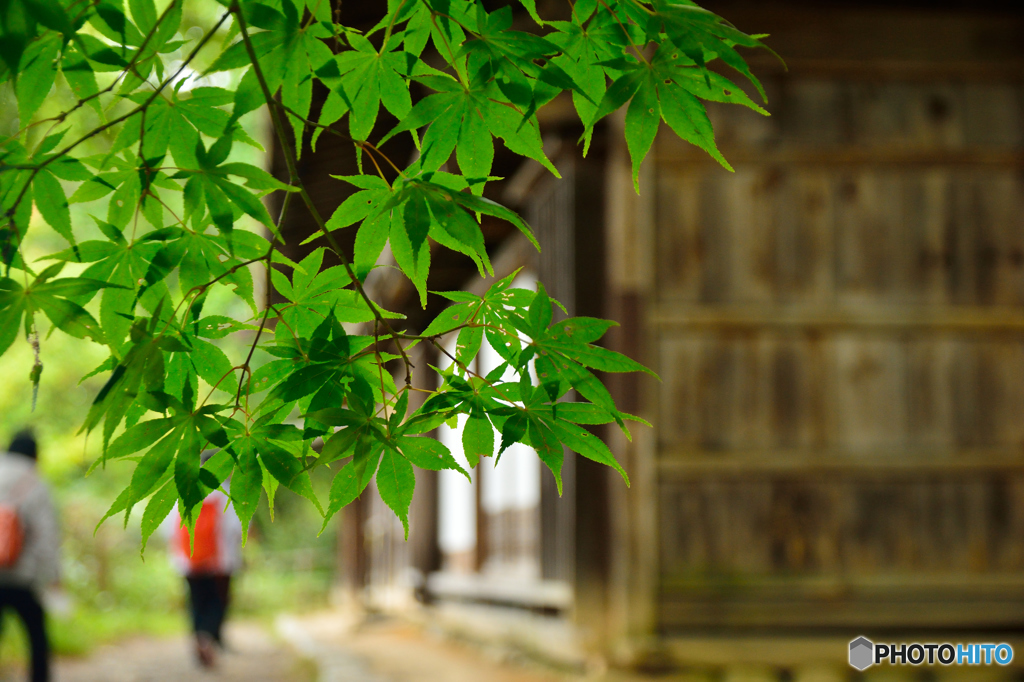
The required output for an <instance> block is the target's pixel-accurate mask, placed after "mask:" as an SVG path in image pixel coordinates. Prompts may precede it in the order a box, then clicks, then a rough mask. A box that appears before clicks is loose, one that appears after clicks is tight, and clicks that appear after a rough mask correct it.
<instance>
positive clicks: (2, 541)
mask: <svg viewBox="0 0 1024 682" xmlns="http://www.w3.org/2000/svg"><path fill="white" fill-rule="evenodd" d="M31 483H32V477H31V476H30V475H29V474H27V473H26V474H24V475H23V476H22V477H21V480H19V481H18V483H17V485H15V486H14V493H13V495H12V497H13V498H14V499H12V500H6V501H4V502H0V569H4V568H14V565H15V564H17V563H18V559H19V558H20V557H21V549H22V546H23V545H24V544H25V528H24V526H23V525H22V523H21V517H20V516H19V515H18V505H19V504H21V502H22V500H23V499H24V498H25V496H26V495H27V494H28V493H29V492H30V491H31V490H32V486H31V485H30V484H31Z"/></svg>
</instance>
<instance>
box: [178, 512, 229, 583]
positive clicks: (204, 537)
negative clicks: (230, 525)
mask: <svg viewBox="0 0 1024 682" xmlns="http://www.w3.org/2000/svg"><path fill="white" fill-rule="evenodd" d="M217 507H218V504H217V503H216V502H214V501H205V502H203V508H202V510H201V511H200V512H199V518H198V519H197V520H196V537H195V542H192V538H191V537H190V536H189V533H188V528H186V527H185V526H184V525H182V526H181V527H179V528H178V546H179V547H180V548H181V553H182V554H184V555H185V557H187V558H188V561H189V572H190V573H216V572H217V571H219V570H220V547H219V545H220V543H219V541H218V537H219V535H220V517H221V514H220V509H218V508H217Z"/></svg>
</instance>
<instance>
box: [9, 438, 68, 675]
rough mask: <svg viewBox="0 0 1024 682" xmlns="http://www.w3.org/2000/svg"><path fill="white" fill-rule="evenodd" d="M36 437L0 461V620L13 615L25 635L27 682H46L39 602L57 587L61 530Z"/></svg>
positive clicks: (16, 444) (18, 442)
mask: <svg viewBox="0 0 1024 682" xmlns="http://www.w3.org/2000/svg"><path fill="white" fill-rule="evenodd" d="M37 456H38V451H37V445H36V440H35V437H34V436H33V435H32V433H31V432H29V431H22V432H21V433H19V434H18V435H16V436H15V437H14V439H13V440H12V441H11V444H10V446H9V447H8V448H7V452H6V453H4V454H2V455H0V616H2V613H3V611H6V610H7V609H13V610H14V611H15V612H16V613H17V614H18V616H19V617H20V618H21V620H22V622H23V623H24V624H25V629H26V630H27V631H28V638H29V645H30V648H31V653H32V667H31V670H30V674H29V679H30V680H32V682H46V681H47V680H49V679H50V643H49V640H48V639H47V636H46V623H45V616H44V612H43V605H42V601H41V599H40V597H41V596H42V591H43V590H44V589H46V588H48V587H51V586H54V585H57V584H58V583H59V581H60V529H59V527H58V524H57V512H56V509H55V508H54V506H53V500H52V499H51V497H50V491H49V489H48V488H47V486H46V484H45V483H43V481H42V479H41V478H40V477H39V473H38V471H37V469H36V460H37Z"/></svg>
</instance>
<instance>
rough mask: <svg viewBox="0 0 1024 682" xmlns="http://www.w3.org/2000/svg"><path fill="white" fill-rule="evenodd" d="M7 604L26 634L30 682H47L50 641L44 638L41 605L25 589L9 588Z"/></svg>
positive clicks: (44, 620)
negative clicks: (29, 653)
mask: <svg viewBox="0 0 1024 682" xmlns="http://www.w3.org/2000/svg"><path fill="white" fill-rule="evenodd" d="M9 591H10V595H9V597H8V598H9V599H10V601H9V602H8V603H9V604H10V606H11V607H12V608H13V609H14V610H15V611H16V612H17V613H18V616H19V617H20V618H21V621H22V622H23V623H24V624H25V630H26V632H28V641H29V647H30V649H31V652H32V670H31V674H30V675H29V680H31V682H49V680H50V640H49V639H48V638H47V636H46V616H45V614H44V613H43V605H42V604H41V603H39V598H38V597H36V595H35V593H33V592H32V591H31V590H29V589H27V588H9Z"/></svg>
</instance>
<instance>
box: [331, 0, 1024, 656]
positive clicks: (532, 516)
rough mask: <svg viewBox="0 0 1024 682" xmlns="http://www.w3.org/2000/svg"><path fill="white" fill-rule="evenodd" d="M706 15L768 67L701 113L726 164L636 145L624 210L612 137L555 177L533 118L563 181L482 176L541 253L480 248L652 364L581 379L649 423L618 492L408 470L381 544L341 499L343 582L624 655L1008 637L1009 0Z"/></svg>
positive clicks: (1012, 438) (1018, 477) (670, 142)
mask: <svg viewBox="0 0 1024 682" xmlns="http://www.w3.org/2000/svg"><path fill="white" fill-rule="evenodd" d="M707 6H708V7H709V8H711V9H713V10H715V11H717V12H719V13H720V14H722V15H723V16H725V17H727V18H729V19H730V20H731V21H732V22H733V23H735V24H736V25H737V26H738V27H740V28H741V29H743V30H746V31H752V32H765V33H770V34H771V38H769V39H768V41H767V42H768V43H769V44H770V45H771V46H772V47H773V48H774V49H775V50H776V51H777V52H778V53H779V54H781V55H782V56H783V57H784V58H785V60H786V63H787V65H788V70H783V69H782V68H781V67H780V65H779V64H778V63H777V62H774V61H773V60H772V59H770V58H767V57H765V56H761V55H754V56H753V58H754V60H755V62H756V65H757V72H758V73H759V74H760V75H761V77H762V78H763V79H764V82H765V84H766V87H767V89H768V93H769V103H768V109H769V110H770V111H771V112H772V116H771V117H770V118H763V117H761V116H759V115H757V114H756V113H753V112H751V111H749V110H745V109H741V108H739V107H719V106H714V107H712V108H711V115H712V119H713V121H714V124H715V130H716V134H717V139H718V141H719V144H720V147H721V149H722V151H723V153H724V155H725V156H726V158H728V159H729V160H730V162H731V163H732V164H733V166H734V167H735V169H736V172H735V173H732V174H730V173H728V172H726V171H724V170H723V169H721V168H720V167H719V166H717V165H716V164H715V163H714V162H713V161H711V160H710V159H708V158H707V157H706V155H704V154H703V153H702V152H700V151H699V150H697V149H695V148H692V147H688V146H687V145H685V144H684V143H682V142H680V141H679V140H678V139H675V138H674V137H672V136H671V135H665V134H663V135H661V136H660V137H659V138H658V140H657V143H656V146H655V150H654V151H653V153H652V156H651V159H650V160H649V161H648V163H647V164H646V165H645V167H644V170H643V173H642V177H641V194H640V196H636V195H635V194H634V193H633V190H632V186H631V183H630V180H629V160H628V156H627V154H626V151H625V149H624V143H623V142H622V135H621V131H619V130H616V129H614V126H610V127H609V128H608V129H607V130H605V131H604V132H603V133H602V135H601V139H600V140H599V141H598V142H597V143H596V144H595V149H594V151H593V153H592V154H591V155H590V156H589V157H588V158H587V159H585V160H584V159H581V158H579V157H578V155H577V152H576V151H575V149H576V147H575V140H576V137H577V136H578V130H577V129H576V128H575V127H574V124H573V123H572V122H571V116H569V115H568V114H569V113H570V112H569V111H568V110H559V108H558V106H557V102H556V103H555V105H553V106H551V107H549V109H548V110H546V117H545V120H544V124H545V127H546V135H547V136H548V137H549V138H550V144H551V148H552V154H553V156H554V158H556V159H557V163H558V165H559V166H560V168H562V170H563V175H564V176H565V179H564V180H562V181H561V182H558V181H555V180H553V179H551V178H549V177H546V176H544V174H542V173H539V172H536V169H534V168H532V167H531V166H530V165H529V164H528V165H526V166H524V167H522V168H520V169H518V170H516V171H515V172H514V173H510V174H509V175H510V177H511V178H512V179H511V180H510V181H508V182H507V183H506V186H505V188H504V191H505V193H506V194H505V199H506V200H510V201H518V202H519V205H520V208H521V210H522V211H523V212H524V214H525V215H526V216H527V218H528V219H529V220H531V222H532V224H533V225H534V227H535V229H537V231H538V233H539V234H540V236H541V239H542V243H543V244H544V247H545V248H544V251H543V252H542V254H541V255H540V257H536V256H535V255H531V254H530V252H529V250H528V249H524V248H523V245H522V244H521V243H519V242H517V241H516V238H515V237H514V236H512V235H508V236H507V237H506V236H505V235H506V233H503V232H500V230H498V228H495V231H494V232H493V233H489V239H490V240H491V243H493V245H494V251H495V263H496V265H499V266H500V268H504V270H505V271H511V270H512V269H514V268H515V267H520V266H526V267H527V268H528V270H530V271H532V272H533V273H534V274H535V275H536V276H538V277H540V278H541V279H542V280H543V281H545V283H547V284H549V290H550V291H552V293H553V295H554V296H556V297H558V298H560V299H561V300H563V301H564V302H565V303H566V304H567V305H568V306H569V307H570V309H571V311H572V312H574V313H575V314H587V315H599V316H605V317H611V318H613V319H616V320H618V321H619V322H620V323H621V325H622V326H621V327H620V328H618V329H617V330H615V331H614V333H613V334H611V335H610V336H609V344H610V345H611V346H612V347H614V348H616V349H617V350H620V351H622V352H625V353H627V354H629V355H631V356H632V357H635V358H638V359H640V360H641V361H643V362H645V363H646V364H647V365H648V366H651V367H652V368H654V370H655V371H656V372H658V373H659V375H660V376H661V379H662V381H661V382H660V383H658V382H656V381H654V380H652V379H650V378H648V377H642V376H639V377H633V376H629V377H621V376H614V377H607V380H608V385H609V386H610V387H611V389H612V390H613V391H614V393H615V394H616V397H617V399H618V400H619V401H620V404H621V406H622V408H623V409H625V410H627V411H629V412H633V413H638V414H640V415H643V416H644V417H646V418H647V419H649V420H650V421H651V422H652V423H653V424H654V428H653V429H645V428H636V429H634V434H635V438H634V440H633V442H632V443H630V442H627V441H626V440H625V439H624V438H622V437H621V436H620V435H618V434H617V432H613V431H610V430H609V431H607V432H604V433H602V435H603V436H605V437H607V438H608V439H609V441H610V442H611V443H612V445H613V449H614V450H615V452H616V453H617V455H618V456H619V458H620V459H621V461H622V462H623V463H624V465H625V466H626V468H627V470H628V471H629V473H630V475H631V477H632V479H633V487H632V488H631V489H626V488H625V487H624V486H623V485H622V483H621V481H620V480H618V479H617V478H616V477H615V476H614V474H611V473H609V472H607V471H604V470H603V469H601V468H600V467H597V466H596V465H593V464H592V463H591V462H589V461H585V460H579V459H577V460H576V461H575V462H573V461H572V460H571V459H569V460H567V471H566V493H565V495H564V496H563V497H562V498H561V499H559V498H558V497H557V495H555V493H554V490H553V485H551V484H550V483H551V482H550V480H549V479H550V476H549V475H547V474H546V472H544V473H543V475H542V473H541V472H540V469H539V468H535V469H534V470H532V471H534V473H533V474H530V472H529V471H528V470H526V469H523V470H522V471H519V474H517V475H519V476H520V478H522V476H530V475H533V476H536V477H537V478H536V481H535V482H534V483H531V484H523V485H526V488H529V486H530V485H533V486H534V488H535V489H531V490H532V492H531V491H530V490H527V491H526V492H523V490H525V488H523V487H522V485H520V484H516V483H513V484H510V483H508V480H507V477H506V478H502V477H501V476H502V475H501V471H502V468H501V467H502V466H504V461H503V464H502V465H500V466H499V467H498V468H497V469H493V470H490V471H484V472H482V473H481V474H480V476H481V478H482V479H483V485H482V486H479V487H478V488H477V492H475V493H472V495H475V497H466V494H465V493H459V494H458V495H462V497H459V500H461V502H457V503H455V504H456V507H453V508H452V509H448V510H447V511H445V510H444V509H443V508H442V507H443V504H439V502H438V500H439V495H438V489H439V488H444V486H446V485H448V483H446V481H445V480H444V479H443V478H439V477H436V476H433V475H427V476H424V477H423V479H422V480H420V481H419V482H418V489H417V493H416V496H417V497H416V499H415V500H414V503H413V504H414V519H413V536H412V539H411V540H410V542H409V543H408V544H405V543H402V542H401V539H400V526H396V525H395V524H396V522H395V521H394V520H393V518H392V517H391V516H390V512H387V511H386V509H385V508H384V507H383V505H382V504H380V503H379V501H376V502H375V501H374V499H373V498H372V495H364V498H366V499H364V500H362V501H361V502H360V503H359V504H358V505H355V506H353V507H352V508H351V509H350V510H349V511H348V512H347V513H348V516H347V517H346V527H345V530H344V532H343V542H342V551H341V556H340V561H342V562H343V563H344V564H345V566H346V571H347V572H346V575H347V581H348V583H347V584H348V586H349V589H350V591H352V593H354V594H359V595H362V597H363V598H365V599H367V600H368V601H369V602H371V603H374V602H376V603H379V604H386V603H390V604H392V605H394V604H396V603H401V602H402V600H403V597H402V596H401V595H403V594H405V595H410V594H413V593H415V594H418V595H419V597H420V598H421V599H422V600H423V601H425V602H426V603H428V604H432V605H433V608H434V609H435V613H437V614H441V615H443V614H445V613H455V612H457V611H459V610H460V609H461V612H462V613H463V615H464V616H466V614H469V616H466V617H470V616H472V617H474V618H477V619H478V620H477V621H473V622H476V623H478V625H479V623H492V624H498V623H504V625H495V626H494V628H493V631H494V632H495V633H499V632H500V633H504V635H507V636H520V635H523V632H524V631H529V630H531V629H532V631H533V632H534V635H535V636H534V639H538V638H539V639H542V640H547V641H548V642H549V643H555V644H557V643H558V642H560V641H561V640H558V637H559V636H560V635H557V634H551V633H555V632H556V630H557V627H555V626H556V625H557V624H564V625H566V627H567V628H568V629H569V630H570V631H571V632H572V633H573V636H574V637H576V638H577V641H581V642H582V643H583V645H582V646H583V649H584V650H586V651H591V652H593V651H597V652H603V653H604V654H606V655H610V656H611V657H612V658H614V659H618V660H623V661H628V660H638V659H639V658H642V657H643V656H644V655H647V654H648V653H649V652H651V651H655V650H668V651H671V650H672V646H671V645H672V642H673V641H675V639H677V638H679V637H682V636H687V635H693V634H695V633H703V634H708V633H712V634H715V633H717V634H722V635H730V634H750V633H764V634H779V633H789V634H794V635H799V634H810V633H818V634H820V633H834V634H836V636H842V637H846V638H847V639H850V638H852V637H853V636H856V635H858V634H866V635H869V636H870V635H871V634H872V633H873V632H882V631H885V632H892V631H914V632H920V631H923V630H930V631H934V630H943V631H967V630H1007V631H1009V630H1018V631H1019V629H1020V628H1021V626H1024V5H1022V4H1021V3H1020V2H1004V3H995V2H982V1H980V0H978V1H975V2H925V1H921V2H910V1H902V2H897V1H895V0H894V1H891V2H856V3H854V2H849V3H847V2H826V1H825V0H819V1H817V2H809V1H808V2H796V1H793V2H775V1H767V0H717V1H715V2H711V1H709V2H708V3H707ZM664 132H666V131H665V130H664V129H663V133H664ZM496 198H499V199H500V198H501V197H496ZM446 272H447V274H446V276H447V277H448V284H449V285H450V286H449V287H448V288H453V287H454V286H458V285H459V284H462V283H463V281H460V275H459V273H460V272H461V273H464V274H463V275H461V277H462V278H463V280H464V281H465V282H467V283H469V285H470V286H478V285H479V284H473V283H472V281H471V279H470V277H471V275H470V274H468V273H467V272H466V270H459V269H458V267H455V266H454V265H453V266H452V268H450V269H449V270H448V271H446ZM432 288H434V289H437V288H442V287H440V286H432ZM523 472H525V473H523ZM489 476H493V479H492V482H491V483H488V477H489ZM503 481H504V482H503ZM488 485H490V486H491V488H488ZM517 485H519V486H520V487H519V488H516V486H517ZM513 488H515V489H516V490H518V491H519V492H514V493H508V492H507V491H508V490H511V489H513ZM494 489H502V490H505V491H506V492H504V493H502V492H499V493H493V495H492V493H489V492H488V490H494ZM443 492H444V491H443ZM458 495H456V497H458ZM488 495H492V497H493V499H491V498H488V497H487V496H488ZM495 495H496V497H495ZM502 495H504V497H502ZM451 497H452V495H451V494H449V495H447V498H451ZM440 498H442V499H444V498H446V495H445V494H442V495H441V496H440ZM495 500H499V501H498V502H495ZM502 500H503V501H502ZM459 504H461V505H462V506H461V507H458V506H457V505H459ZM445 514H447V515H448V516H447V517H445ZM452 515H454V517H453V516H452ZM470 517H472V523H469V522H468V519H470ZM445 518H449V519H451V518H460V519H462V520H463V521H466V524H464V525H463V527H461V530H459V529H456V530H454V531H452V530H451V528H455V526H451V523H452V522H451V521H450V520H449V521H445ZM446 523H448V524H449V526H450V527H449V526H445V524H446ZM467 524H468V525H467ZM456 525H458V524H456ZM396 529H397V530H396ZM445 533H449V536H450V537H449V536H446V535H445ZM452 533H454V534H455V535H458V538H455V540H458V541H457V542H456V541H455V540H453V539H452V537H454V535H452ZM460 533H461V535H459V534H460ZM446 543H447V544H446ZM460 543H461V544H460ZM396 595H397V596H396ZM485 606H486V607H487V608H485ZM502 609H504V613H505V614H506V615H508V614H513V615H512V616H509V617H508V618H506V619H505V620H501V618H500V617H499V616H498V615H497V614H498V612H499V611H501V610H502ZM473 614H475V615H473ZM514 614H520V615H522V617H523V618H525V619H526V620H522V623H527V622H528V623H529V624H528V625H516V623H517V622H519V621H516V620H515V616H514ZM531 619H532V620H531ZM538 619H540V620H538ZM544 619H547V620H544ZM541 620H543V622H545V623H548V624H551V625H552V629H550V630H545V629H544V628H543V627H541V626H540V625H538V623H539V622H540V621H541ZM474 627H476V626H474ZM479 627H481V628H483V627H484V626H482V625H480V626H479ZM517 628H518V629H517ZM484 629H486V628H484ZM517 633H518V634H517ZM538 633H539V634H538ZM843 656H844V653H843V651H839V652H837V658H840V659H841V658H842V657H843Z"/></svg>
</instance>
